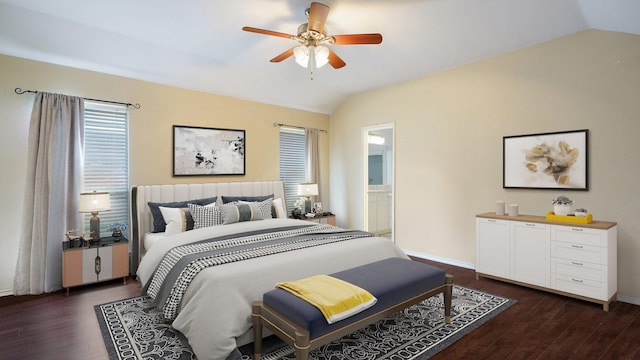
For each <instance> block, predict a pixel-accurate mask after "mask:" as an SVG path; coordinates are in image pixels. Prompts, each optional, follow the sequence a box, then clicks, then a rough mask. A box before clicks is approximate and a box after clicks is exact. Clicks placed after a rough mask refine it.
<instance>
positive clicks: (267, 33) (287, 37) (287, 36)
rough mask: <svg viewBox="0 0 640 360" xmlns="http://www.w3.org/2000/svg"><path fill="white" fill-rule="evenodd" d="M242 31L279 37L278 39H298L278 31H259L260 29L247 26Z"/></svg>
mask: <svg viewBox="0 0 640 360" xmlns="http://www.w3.org/2000/svg"><path fill="white" fill-rule="evenodd" d="M242 30H244V31H248V32H253V33H258V34H263V35H271V36H277V37H281V38H285V39H295V38H296V37H295V36H293V35H289V34H285V33H281V32H277V31H271V30H264V29H258V28H254V27H250V26H245V27H243V28H242Z"/></svg>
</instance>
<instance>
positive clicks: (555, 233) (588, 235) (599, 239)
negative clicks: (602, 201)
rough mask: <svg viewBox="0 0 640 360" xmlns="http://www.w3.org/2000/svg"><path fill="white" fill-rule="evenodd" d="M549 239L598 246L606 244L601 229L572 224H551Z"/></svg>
mask: <svg viewBox="0 0 640 360" xmlns="http://www.w3.org/2000/svg"><path fill="white" fill-rule="evenodd" d="M551 240H554V241H562V242H566V243H572V244H580V245H589V246H598V247H603V246H607V243H606V241H605V238H604V236H603V231H602V230H595V229H589V228H580V227H573V226H557V225H556V226H553V227H552V229H551Z"/></svg>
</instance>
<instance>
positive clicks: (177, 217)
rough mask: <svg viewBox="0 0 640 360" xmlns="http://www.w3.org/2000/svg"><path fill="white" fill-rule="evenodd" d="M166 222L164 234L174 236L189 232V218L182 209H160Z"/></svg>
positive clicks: (161, 207)
mask: <svg viewBox="0 0 640 360" xmlns="http://www.w3.org/2000/svg"><path fill="white" fill-rule="evenodd" d="M159 209H160V212H161V213H162V217H163V218H164V222H165V223H166V224H167V226H166V228H165V230H164V234H165V235H167V236H168V235H173V234H178V233H181V232H184V231H187V216H186V215H185V213H184V210H182V209H181V208H169V207H163V206H160V207H159Z"/></svg>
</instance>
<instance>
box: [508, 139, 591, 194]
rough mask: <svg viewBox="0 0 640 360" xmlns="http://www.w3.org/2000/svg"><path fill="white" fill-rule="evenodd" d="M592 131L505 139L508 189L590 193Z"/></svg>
mask: <svg viewBox="0 0 640 360" xmlns="http://www.w3.org/2000/svg"><path fill="white" fill-rule="evenodd" d="M588 135H589V130H573V131H562V132H554V133H542V134H529V135H514V136H505V137H503V139H502V163H503V171H502V187H503V188H505V189H562V190H584V191H586V190H589V182H588V176H589V172H588V159H589V152H588Z"/></svg>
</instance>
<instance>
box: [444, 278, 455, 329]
mask: <svg viewBox="0 0 640 360" xmlns="http://www.w3.org/2000/svg"><path fill="white" fill-rule="evenodd" d="M452 298H453V275H450V274H447V282H446V289H445V290H444V322H445V323H446V324H451V300H452Z"/></svg>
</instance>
